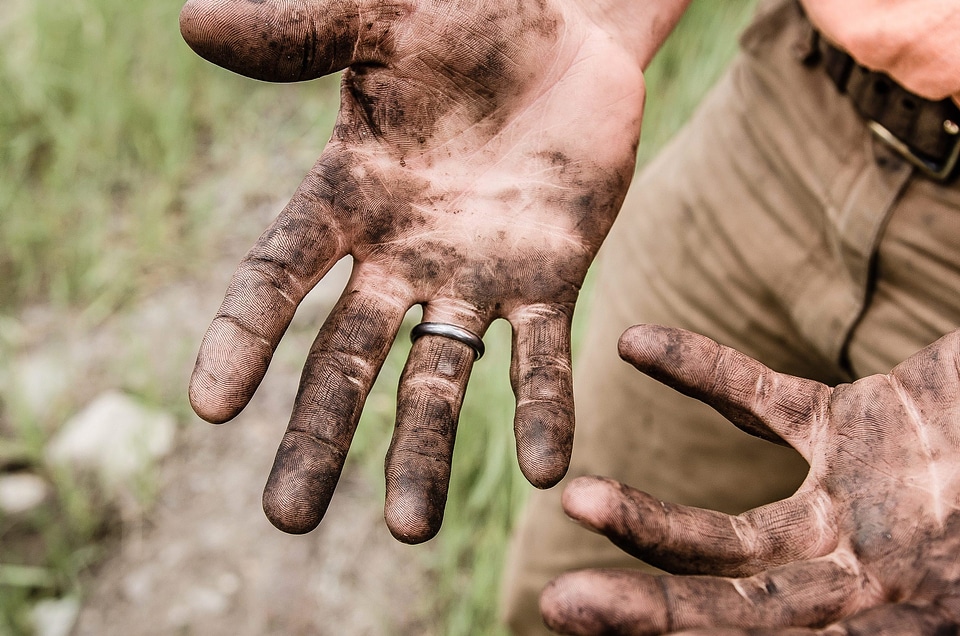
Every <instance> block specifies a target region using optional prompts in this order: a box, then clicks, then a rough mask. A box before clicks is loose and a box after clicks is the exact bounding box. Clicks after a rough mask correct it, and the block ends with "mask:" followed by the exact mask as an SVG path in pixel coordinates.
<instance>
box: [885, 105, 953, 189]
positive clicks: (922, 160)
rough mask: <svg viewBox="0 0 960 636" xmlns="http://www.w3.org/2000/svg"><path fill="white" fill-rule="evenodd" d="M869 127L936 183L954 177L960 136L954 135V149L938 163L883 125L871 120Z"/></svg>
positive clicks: (950, 122)
mask: <svg viewBox="0 0 960 636" xmlns="http://www.w3.org/2000/svg"><path fill="white" fill-rule="evenodd" d="M948 123H949V124H953V125H954V126H956V124H955V123H954V122H952V121H948V122H944V126H946V125H947V124H948ZM867 125H868V126H869V127H870V130H871V131H873V134H874V135H876V136H877V137H879V138H880V139H881V140H882V141H883V142H885V143H886V144H887V145H889V146H890V147H891V148H893V149H894V150H896V151H897V152H898V153H899V154H900V155H901V156H902V157H903V158H904V159H906V160H907V161H909V162H910V163H912V164H913V165H914V166H916V167H917V168H918V169H919V170H920V171H921V172H922V173H923V174H924V175H926V176H928V177H930V178H931V179H934V180H935V181H941V182H944V181H947V180H949V179H950V178H951V177H952V176H953V171H954V168H956V167H957V162H958V161H960V134H957V133H954V140H953V148H951V150H950V153H949V154H948V155H947V157H946V159H944V160H943V161H942V162H938V161H934V160H931V159H928V158H926V157H922V156H920V155H919V154H917V153H916V152H914V150H913V148H911V147H910V146H909V145H907V144H906V143H904V142H903V141H902V140H901V139H900V138H899V137H897V136H896V135H894V134H893V133H892V132H890V131H889V130H887V128H886V127H885V126H883V124H881V123H879V122H877V121H875V120H873V119H870V120H868V121H867ZM951 132H952V131H951Z"/></svg>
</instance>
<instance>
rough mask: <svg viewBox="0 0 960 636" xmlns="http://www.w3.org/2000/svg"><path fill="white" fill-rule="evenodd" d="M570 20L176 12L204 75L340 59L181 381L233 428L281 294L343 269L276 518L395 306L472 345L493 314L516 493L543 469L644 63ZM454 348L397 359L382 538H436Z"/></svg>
mask: <svg viewBox="0 0 960 636" xmlns="http://www.w3.org/2000/svg"><path fill="white" fill-rule="evenodd" d="M582 11H584V9H582V8H580V7H579V6H578V5H576V4H575V3H574V2H569V1H568V2H565V3H560V2H557V1H556V0H548V1H546V2H542V3H533V2H530V3H513V2H511V3H508V2H496V1H494V2H489V1H488V2H444V3H441V2H422V3H421V2H406V3H389V2H369V1H366V0H360V1H359V2H336V1H331V0H325V1H320V0H318V1H316V2H306V1H293V0H285V1H283V0H273V1H271V0H263V1H260V2H253V1H249V0H191V1H190V2H188V3H187V4H186V5H185V6H184V8H183V10H182V13H181V17H180V27H181V32H182V34H183V37H184V39H185V40H186V41H187V43H188V44H189V45H190V47H191V48H193V50H194V51H196V52H197V53H198V54H199V55H201V56H202V57H204V58H206V59H208V60H210V61H212V62H214V63H216V64H218V65H220V66H223V67H225V68H227V69H230V70H232V71H235V72H237V73H241V74H243V75H246V76H249V77H253V78H257V79H261V80H267V81H275V82H289V81H300V80H309V79H313V78H317V77H320V76H322V75H326V74H329V73H333V72H337V71H340V70H344V73H343V78H342V88H341V103H340V111H339V115H338V118H337V121H336V124H335V127H334V129H333V131H332V136H331V138H330V141H329V142H328V144H327V145H326V147H325V148H324V149H323V152H322V154H321V155H320V158H319V160H318V161H317V162H316V164H315V165H314V166H313V168H312V169H311V170H310V172H309V174H307V176H306V178H305V179H304V180H303V182H302V184H301V185H300V187H299V188H298V189H297V191H296V192H295V193H294V194H293V198H292V199H291V201H290V202H289V204H288V205H287V206H286V207H285V209H284V210H283V211H282V212H281V213H280V214H279V216H278V217H277V219H276V221H275V222H274V223H273V224H272V225H271V226H270V227H269V228H267V230H266V231H265V232H264V234H263V235H262V236H261V237H260V238H259V240H257V242H256V244H255V245H254V246H253V248H252V249H251V250H250V252H249V253H248V254H247V255H246V256H245V257H244V258H243V260H242V261H241V263H240V265H239V267H238V269H237V271H236V273H235V274H234V276H233V278H232V280H231V281H230V283H229V287H228V289H227V292H226V296H225V298H224V300H223V304H222V305H221V306H220V309H219V311H218V312H217V314H216V317H215V318H214V319H213V322H212V324H211V325H210V327H209V329H208V331H207V333H206V335H205V336H204V339H203V343H202V345H201V348H200V353H199V356H198V358H197V363H196V367H195V370H194V373H193V377H192V380H191V384H190V400H191V403H192V404H193V407H194V409H195V410H196V412H197V413H198V414H199V415H200V416H201V417H203V418H204V419H206V420H208V421H211V422H218V423H219V422H224V421H227V420H229V419H231V418H233V417H234V416H236V415H237V414H238V413H239V412H240V411H241V410H242V409H243V408H244V406H245V405H246V404H247V402H248V401H249V400H250V398H251V397H252V395H253V393H254V392H255V391H256V389H257V386H258V385H259V383H260V381H261V380H262V378H263V376H264V374H265V373H266V371H267V367H268V365H269V363H270V359H271V356H272V355H273V351H274V349H275V348H276V346H277V344H278V343H279V341H280V339H281V337H282V336H283V333H284V331H285V329H286V328H287V326H288V324H289V323H290V320H291V319H292V317H293V315H294V312H295V311H296V308H297V306H298V304H299V303H300V301H301V300H302V299H303V298H304V296H305V295H306V294H307V293H308V292H309V291H310V289H311V288H312V287H313V286H314V285H315V284H316V283H317V282H318V281H319V280H320V279H321V278H322V277H323V276H324V275H325V274H326V273H327V272H328V271H329V269H330V268H331V267H332V266H333V265H334V264H335V263H336V262H337V261H339V260H340V259H341V258H343V257H344V256H347V255H350V256H352V257H353V263H354V265H353V271H352V275H351V277H350V280H349V282H348V284H347V286H346V288H345V289H344V291H343V294H342V295H341V297H340V299H339V301H338V302H337V304H336V306H335V307H334V308H333V310H332V311H331V312H330V314H329V316H328V317H327V319H326V321H325V322H324V324H323V326H322V327H321V328H320V331H319V334H318V336H317V338H316V340H315V342H314V344H313V346H312V348H311V350H310V353H309V356H308V358H307V362H306V365H305V368H304V371H303V376H302V379H301V383H300V388H299V392H298V394H297V398H296V402H295V405H294V408H293V413H292V416H291V418H290V422H289V425H288V429H287V432H286V434H285V436H284V438H283V441H282V442H281V444H280V448H279V451H278V453H277V456H276V461H275V463H274V466H273V470H272V472H271V474H270V476H269V479H268V481H267V484H266V488H265V491H264V496H263V506H264V510H265V512H266V514H267V516H268V517H269V518H270V520H271V521H272V522H273V523H274V524H275V525H276V526H277V527H278V528H280V529H282V530H285V531H287V532H294V533H301V532H308V531H310V530H312V529H313V528H315V527H316V526H317V524H318V523H319V522H320V520H321V518H322V517H323V515H324V512H325V511H326V509H327V506H328V504H329V501H330V498H331V496H332V495H333V491H334V489H335V488H336V484H337V481H338V479H339V476H340V472H341V470H342V468H343V463H344V459H345V457H346V454H347V451H348V449H349V446H350V443H351V440H352V438H353V434H354V431H355V429H356V425H357V421H358V420H359V417H360V413H361V410H362V408H363V404H364V400H365V398H366V396H367V394H368V392H369V391H370V388H371V387H372V385H373V383H374V380H375V379H376V376H377V374H378V372H379V370H380V368H381V366H382V364H383V361H384V359H385V357H386V355H387V353H388V351H389V350H390V347H391V345H392V343H393V341H394V339H395V338H396V337H397V334H398V331H399V330H400V326H401V322H402V320H403V317H404V315H405V314H406V312H407V310H408V309H409V308H411V307H413V306H414V305H421V306H422V307H423V320H424V322H429V323H441V324H446V325H453V326H454V327H455V328H459V329H461V330H466V332H467V333H472V334H475V335H476V336H480V337H482V335H483V334H484V332H485V331H486V329H487V327H488V326H489V325H490V323H491V322H492V321H493V320H495V319H497V318H504V319H506V320H508V321H509V322H510V324H511V326H512V329H513V334H514V335H513V351H512V363H511V367H510V376H511V382H512V385H513V389H514V392H515V395H516V400H517V408H516V416H515V424H514V425H515V431H516V438H517V449H518V456H519V462H520V467H521V469H522V470H523V473H524V474H525V475H526V477H527V478H528V479H529V480H530V482H531V483H533V484H534V485H536V486H538V487H549V486H552V485H554V484H555V483H556V482H557V481H559V480H560V478H561V477H562V476H563V475H564V473H565V471H566V468H567V464H568V460H569V456H570V452H571V446H572V441H573V426H574V422H573V419H574V418H573V413H574V408H573V392H572V378H571V371H570V325H571V319H572V315H573V310H574V304H575V302H576V300H577V295H578V293H579V290H580V287H581V284H582V282H583V279H584V276H585V275H586V272H587V268H588V266H589V265H590V263H591V261H592V260H593V258H594V256H595V254H596V252H597V250H598V249H599V247H600V244H601V242H602V241H603V239H604V237H605V235H606V234H607V231H608V230H609V228H610V226H611V224H612V223H613V221H614V218H615V216H616V213H617V211H618V210H619V207H620V205H621V203H622V200H623V196H624V194H625V193H626V189H627V186H628V185H629V181H630V178H631V176H632V173H633V168H634V161H635V151H636V144H637V140H638V136H639V131H640V118H641V113H642V109H643V100H644V85H643V76H642V66H643V65H644V64H645V63H646V62H647V61H648V60H647V59H646V57H644V56H642V55H639V56H638V55H637V54H636V51H633V50H628V49H627V48H624V47H622V46H620V45H618V44H617V40H616V39H615V38H613V37H611V34H610V33H609V32H608V31H606V30H604V29H603V28H601V27H600V26H598V23H597V21H596V20H590V19H585V17H584V15H583V14H582ZM239 107H242V105H240V106H239ZM475 349H476V347H474V346H471V345H470V344H469V343H468V342H465V341H464V340H463V339H462V338H460V339H457V338H453V337H444V336H443V335H436V334H432V333H431V334H428V335H426V336H424V337H422V338H419V339H418V340H417V341H416V342H415V344H414V345H413V347H412V349H411V351H410V355H409V358H408V360H407V363H406V367H405V369H404V372H403V375H402V377H401V380H400V387H399V397H398V405H397V420H396V430H395V433H394V436H393V440H392V443H391V446H390V450H389V452H388V456H387V461H386V487H387V493H386V509H385V518H386V522H387V525H388V526H389V528H390V531H391V532H392V533H393V535H394V536H395V537H397V538H398V539H400V540H401V541H405V542H409V543H416V542H420V541H425V540H427V539H429V538H431V537H432V536H434V535H435V534H436V532H437V531H438V530H439V527H440V523H441V521H442V517H443V509H444V505H445V502H446V494H447V483H448V480H449V475H450V462H451V458H452V454H453V444H454V437H455V434H456V429H457V421H458V417H459V411H460V405H461V402H462V399H463V395H464V391H465V389H466V385H467V381H468V378H469V375H470V371H471V369H472V367H473V364H474V361H475V359H476V358H477V357H478V356H479V353H480V352H479V351H477V350H475Z"/></svg>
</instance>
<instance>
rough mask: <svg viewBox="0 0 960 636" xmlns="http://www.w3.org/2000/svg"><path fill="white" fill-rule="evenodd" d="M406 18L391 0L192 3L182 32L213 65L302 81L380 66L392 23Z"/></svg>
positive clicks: (185, 8)
mask: <svg viewBox="0 0 960 636" xmlns="http://www.w3.org/2000/svg"><path fill="white" fill-rule="evenodd" d="M403 13H404V11H403V10H402V9H401V8H400V7H399V5H397V4H395V3H391V2H387V3H373V2H365V1H361V2H346V1H343V0H326V1H324V2H318V1H312V0H259V1H253V0H188V2H187V3H186V4H185V5H184V6H183V9H182V10H181V12H180V32H181V34H182V35H183V39H184V40H185V41H186V42H187V44H189V45H190V48H192V49H193V50H194V51H195V52H196V53H197V54H198V55H200V56H201V57H203V58H205V59H207V60H209V61H210V62H213V63H214V64H217V65H219V66H222V67H224V68H227V69H229V70H231V71H234V72H236V73H240V74H241V75H246V76H247V77H252V78H255V79H261V80H267V81H272V82H296V81H302V80H309V79H315V78H317V77H321V76H323V75H327V74H329V73H333V72H336V71H339V70H342V69H344V68H346V67H347V66H349V65H350V64H354V63H357V62H374V61H380V58H382V56H383V55H384V53H385V51H388V50H389V48H390V39H389V36H388V33H389V32H390V24H391V23H392V22H393V21H395V20H397V19H398V18H399V17H401V16H402V15H403Z"/></svg>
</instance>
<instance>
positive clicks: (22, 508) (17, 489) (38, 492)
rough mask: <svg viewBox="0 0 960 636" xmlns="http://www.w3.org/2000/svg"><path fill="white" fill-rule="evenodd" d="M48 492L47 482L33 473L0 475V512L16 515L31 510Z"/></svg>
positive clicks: (41, 501)
mask: <svg viewBox="0 0 960 636" xmlns="http://www.w3.org/2000/svg"><path fill="white" fill-rule="evenodd" d="M49 491H50V488H49V486H47V482H45V481H44V480H43V479H41V478H40V477H38V476H37V475H34V474H33V473H10V474H8V475H0V511H2V512H3V513H5V514H10V515H18V514H22V513H24V512H27V511H29V510H33V509H34V508H36V507H37V506H39V505H40V504H41V503H43V500H44V499H46V498H47V493H48V492H49Z"/></svg>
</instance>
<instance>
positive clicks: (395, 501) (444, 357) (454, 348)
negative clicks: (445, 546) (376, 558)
mask: <svg viewBox="0 0 960 636" xmlns="http://www.w3.org/2000/svg"><path fill="white" fill-rule="evenodd" d="M424 322H442V323H449V324H455V325H457V326H462V327H464V328H466V329H469V330H470V331H472V332H474V333H477V334H482V333H483V328H484V325H482V324H480V323H478V322H476V321H475V320H471V319H470V318H469V317H466V316H458V317H456V318H452V317H449V316H446V315H442V314H437V313H436V312H434V311H432V310H430V309H429V308H428V311H427V313H426V314H425V316H424ZM474 358H475V353H474V350H473V349H472V348H471V347H470V346H469V345H467V344H465V343H463V342H459V341H457V340H454V339H451V338H448V337H445V336H439V335H424V336H422V337H420V338H418V339H417V341H416V342H414V343H413V346H412V347H411V349H410V355H409V357H408V358H407V364H406V366H405V367H404V370H403V373H402V375H401V377H400V387H399V390H398V396H397V422H396V428H395V429H394V434H393V440H392V441H391V443H390V450H389V451H388V453H387V459H386V481H387V498H386V506H385V508H384V518H385V519H386V522H387V527H388V528H390V532H391V533H392V534H393V536H394V537H396V538H397V539H398V540H400V541H403V542H405V543H421V542H423V541H426V540H428V539H431V538H432V537H433V536H434V535H436V533H437V532H438V531H439V530H440V524H441V522H442V521H443V511H444V507H445V505H446V501H447V487H448V484H449V482H450V464H451V461H452V457H453V445H454V440H455V438H456V434H457V422H458V420H459V418H460V407H461V405H462V404H463V396H464V394H465V392H466V389H467V381H468V380H469V378H470V371H471V369H472V368H473V362H474Z"/></svg>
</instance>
